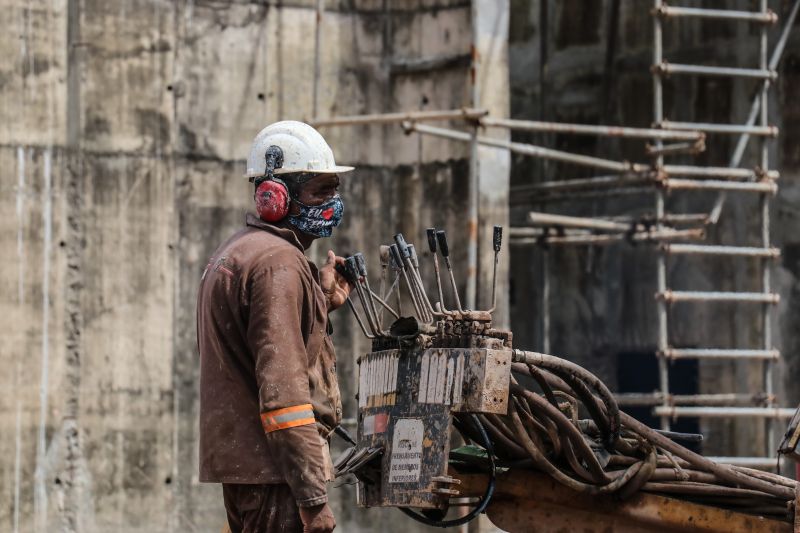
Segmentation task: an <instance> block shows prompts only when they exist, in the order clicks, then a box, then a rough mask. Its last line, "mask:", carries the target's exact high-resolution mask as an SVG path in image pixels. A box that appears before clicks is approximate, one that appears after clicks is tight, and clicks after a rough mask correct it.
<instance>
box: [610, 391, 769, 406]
mask: <svg viewBox="0 0 800 533" xmlns="http://www.w3.org/2000/svg"><path fill="white" fill-rule="evenodd" d="M614 397H615V398H616V399H617V403H618V404H619V405H620V407H623V406H627V407H635V406H656V405H662V404H663V403H664V398H663V397H662V395H661V394H660V393H658V392H654V393H624V394H615V395H614ZM766 400H767V395H766V394H673V395H670V396H668V397H667V403H669V404H670V405H697V406H709V407H711V406H724V405H731V404H734V405H763V404H764V403H765V402H766Z"/></svg>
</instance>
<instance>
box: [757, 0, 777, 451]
mask: <svg viewBox="0 0 800 533" xmlns="http://www.w3.org/2000/svg"><path fill="white" fill-rule="evenodd" d="M760 7H761V12H762V13H764V14H766V13H767V12H768V11H769V9H768V8H767V0H761V2H760ZM760 41H761V49H760V54H759V67H760V68H762V69H766V68H768V67H769V64H768V55H769V42H768V39H767V28H766V26H764V27H762V28H761V39H760ZM768 105H769V85H767V84H763V85H762V86H761V117H760V119H761V120H760V122H761V124H760V126H761V127H762V128H763V127H766V126H768V125H769V114H768V109H767V108H768ZM767 142H768V139H767V138H766V137H762V138H761V157H760V161H759V166H760V167H761V168H762V169H764V170H767V169H768V168H769V145H768V144H767ZM775 192H777V187H776V189H775V190H774V191H772V194H775ZM760 204H761V206H760V207H761V246H762V247H764V248H767V247H769V246H770V245H771V242H770V227H769V225H770V224H769V223H770V220H769V219H770V197H769V194H763V195H762V196H761V198H760ZM771 267H772V263H771V262H769V261H767V260H762V261H761V290H762V291H763V292H764V293H765V294H769V293H770V292H771V291H772V288H771V287H772V284H771V279H770V278H771V272H770V268H771ZM771 319H772V306H771V305H769V304H764V305H763V306H762V307H761V330H762V348H763V349H765V350H769V349H772V320H771ZM774 370H775V364H774V361H772V360H767V361H764V367H763V369H762V381H763V383H764V385H763V386H764V390H765V391H766V392H767V394H768V395H770V396H773V395H774V390H775V386H774ZM766 431H767V438H766V440H767V442H766V450H765V451H766V453H767V454H772V453H773V452H774V450H775V444H776V443H775V424H774V423H772V421H769V420H768V421H767V422H766Z"/></svg>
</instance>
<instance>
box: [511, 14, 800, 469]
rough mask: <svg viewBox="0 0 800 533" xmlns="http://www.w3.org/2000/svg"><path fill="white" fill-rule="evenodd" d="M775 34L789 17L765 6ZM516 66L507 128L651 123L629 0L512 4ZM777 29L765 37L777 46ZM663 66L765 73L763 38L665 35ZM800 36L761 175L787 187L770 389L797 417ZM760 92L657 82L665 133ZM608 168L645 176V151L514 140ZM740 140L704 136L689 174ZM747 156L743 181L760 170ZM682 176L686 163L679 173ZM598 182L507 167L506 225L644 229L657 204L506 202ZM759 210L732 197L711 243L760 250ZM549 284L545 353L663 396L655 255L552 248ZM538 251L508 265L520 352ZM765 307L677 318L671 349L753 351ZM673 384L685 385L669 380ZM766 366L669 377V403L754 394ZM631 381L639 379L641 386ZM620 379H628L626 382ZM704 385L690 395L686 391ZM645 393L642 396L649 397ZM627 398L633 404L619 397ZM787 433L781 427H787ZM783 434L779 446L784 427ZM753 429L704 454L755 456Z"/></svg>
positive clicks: (686, 311)
mask: <svg viewBox="0 0 800 533" xmlns="http://www.w3.org/2000/svg"><path fill="white" fill-rule="evenodd" d="M681 4H682V5H687V6H696V7H702V6H705V7H712V4H713V7H717V8H730V9H756V8H757V5H756V4H754V3H753V2H745V1H726V2H705V3H703V2H681ZM769 4H770V7H771V8H772V9H773V10H775V11H776V12H777V13H778V14H779V16H781V17H782V18H781V20H783V17H785V15H786V14H787V13H788V8H789V7H790V6H789V4H790V3H789V2H770V3H769ZM512 9H513V10H514V17H512V23H511V27H510V45H509V57H510V59H509V64H510V67H509V68H510V72H511V94H512V97H511V102H512V116H513V117H514V118H529V119H540V118H542V119H545V120H560V121H574V122H587V123H596V124H603V123H605V124H620V125H630V126H643V127H647V126H649V125H650V123H651V121H652V117H653V114H652V113H653V112H652V81H651V76H650V73H649V67H650V64H651V62H652V20H651V17H650V15H649V9H650V5H649V4H646V3H642V2H635V1H627V0H606V1H603V2H589V3H586V2H578V1H572V0H570V1H566V2H542V1H539V0H518V1H516V2H513V3H512ZM781 27H782V22H780V21H779V23H778V25H777V26H776V27H775V28H774V29H773V30H772V32H771V34H770V35H771V37H770V43H771V45H772V44H773V43H774V42H775V40H776V39H777V34H778V32H779V30H780V28H781ZM664 39H665V52H664V56H665V58H666V59H668V60H670V61H672V62H675V63H694V64H714V65H730V66H740V67H746V66H750V67H751V68H752V67H754V66H756V65H757V64H758V29H757V28H756V27H755V26H752V25H749V24H747V23H736V22H720V21H704V20H699V19H680V20H673V21H670V22H669V23H667V24H666V25H665V33H664ZM798 57H800V32H798V31H797V30H795V35H793V37H792V38H791V40H790V41H789V44H788V46H787V48H786V52H785V57H784V60H783V62H782V63H781V66H780V69H779V71H780V72H779V75H780V81H779V82H778V83H777V84H776V86H775V89H774V90H773V92H772V97H771V102H770V121H771V122H772V123H774V124H776V125H777V126H778V127H780V128H781V136H780V138H779V139H778V140H777V141H776V142H773V143H772V144H771V148H770V161H771V166H772V167H773V168H777V169H779V170H780V172H781V178H780V180H779V187H780V189H779V193H778V195H777V197H776V198H775V199H774V201H773V203H772V206H773V208H772V217H771V223H772V241H773V243H774V244H775V245H776V246H778V247H780V248H781V252H782V258H781V259H780V260H779V261H777V262H776V264H775V266H774V270H773V278H772V279H773V287H774V289H775V291H776V292H778V293H780V296H781V303H780V305H779V306H778V309H777V312H776V314H775V315H774V317H775V320H774V326H775V327H774V331H775V334H774V343H775V347H776V348H779V349H780V350H781V351H782V355H783V358H784V359H783V361H782V363H781V364H780V365H779V366H778V370H777V373H776V376H777V388H778V393H779V394H780V401H781V404H782V405H785V406H795V405H797V403H798V401H800V387H798V384H797V376H798V365H800V359H799V358H798V357H797V346H798V342H799V341H798V339H800V337H798V333H797V332H798V328H797V324H798V305H799V304H798V302H799V301H800V300H798V287H800V277H799V276H800V269H798V253H797V250H798V244H797V239H798V237H797V231H796V228H797V227H798V218H797V217H798V212H799V211H798V206H799V205H800V204H798V201H799V199H800V197H798V180H799V179H800V165H799V163H800V160H798V157H797V153H798V150H797V140H798V137H797V136H798V133H800V130H798V126H797V124H798V118H797V117H798V104H797V102H796V101H795V100H796V99H793V98H792V95H796V94H797V93H798V91H799V90H800V85H798V83H800V78H799V77H798V75H797V70H798ZM754 89H755V83H754V82H752V81H735V82H732V81H730V80H729V79H722V78H716V79H715V78H697V77H688V76H673V77H671V78H669V79H668V80H666V82H665V89H664V94H665V110H664V114H665V117H666V118H668V119H671V120H677V121H692V120H696V121H704V122H721V123H737V122H738V123H742V122H744V121H745V118H746V115H747V111H748V109H749V106H750V97H751V95H752V94H753V91H754ZM515 138H518V139H520V140H527V141H531V142H539V143H546V144H548V145H550V146H556V147H560V148H563V149H569V150H574V151H578V152H582V153H589V154H592V155H598V156H605V157H610V158H618V159H622V158H624V159H628V160H632V161H645V160H646V159H645V157H644V153H643V148H644V146H643V143H642V142H640V141H618V140H613V139H595V138H589V137H574V136H558V135H531V134H528V135H525V134H519V135H515ZM735 142H736V139H735V138H732V137H725V136H722V137H720V136H711V137H709V139H708V148H707V150H706V152H705V153H704V154H702V155H700V156H698V157H697V158H695V159H694V161H695V162H696V163H699V164H704V165H727V161H728V159H729V158H730V156H731V153H732V151H733V147H734V145H735ZM757 146H758V143H757V142H756V143H753V142H751V147H752V148H750V149H749V151H748V152H747V153H746V155H745V159H744V160H743V166H749V167H751V168H752V167H753V166H755V165H756V164H757V162H756V161H757V160H756V159H755V157H756V150H755V147H757ZM686 161H692V160H691V159H687V160H686ZM598 174H603V172H594V174H592V171H591V170H585V169H576V168H575V167H569V166H567V165H562V164H553V163H547V164H543V163H540V162H538V163H537V162H532V161H531V160H529V159H522V158H515V159H514V161H513V165H512V193H511V198H512V217H513V219H514V220H516V221H517V223H521V222H522V220H523V219H522V217H524V214H525V213H526V212H527V211H528V210H530V209H537V210H544V211H548V212H560V213H564V214H574V215H586V216H593V215H597V216H601V215H619V214H634V215H645V214H647V213H653V209H654V199H653V194H652V193H650V194H645V195H626V196H624V197H617V198H614V199H607V198H606V199H603V198H600V199H597V198H595V199H592V200H587V201H577V200H572V201H562V202H558V203H555V202H550V203H543V202H541V201H538V202H537V201H536V198H532V199H531V198H525V197H521V196H520V195H518V194H515V193H514V192H513V191H514V189H513V188H514V187H515V186H518V185H522V184H525V183H531V182H535V181H543V180H545V179H547V180H553V179H562V178H567V177H578V176H583V177H588V176H590V175H598ZM753 197H754V195H741V194H737V195H729V200H728V202H727V205H726V209H725V211H724V212H723V215H722V219H721V221H720V223H719V224H718V225H717V226H716V227H713V228H709V237H708V241H709V242H711V243H727V244H739V245H751V246H757V245H758V244H759V242H758V239H759V229H758V228H759V226H758V224H759V222H758V220H759V219H758V215H759V211H758V207H757V201H756V199H755V198H753ZM714 199H715V194H714V193H709V194H703V193H674V194H672V195H671V196H670V198H669V200H668V206H669V209H670V210H671V211H672V212H677V213H701V212H707V211H708V210H709V209H710V206H711V205H712V204H713V201H714ZM548 255H549V265H550V272H551V273H552V276H551V298H552V305H551V307H550V311H551V315H552V318H551V320H552V322H551V330H550V336H551V346H552V347H551V352H552V353H556V354H559V355H565V356H567V357H570V358H572V359H574V360H577V361H579V362H581V363H582V364H585V365H586V366H588V367H589V368H591V369H592V370H594V371H595V372H597V373H598V374H599V375H600V376H602V377H603V378H604V379H605V380H606V381H607V382H608V383H609V384H611V385H612V386H614V385H617V386H621V385H620V384H619V383H618V380H620V379H623V380H627V382H628V386H630V381H631V379H630V378H631V374H632V373H633V374H634V376H633V379H632V381H633V382H634V383H633V384H634V386H635V385H637V384H638V385H639V386H640V387H644V388H640V389H638V390H639V391H642V392H649V391H652V390H653V389H655V388H657V386H658V382H657V379H655V377H656V373H655V372H656V367H655V360H654V353H655V349H656V342H657V329H656V328H657V316H656V305H655V301H654V299H653V295H654V293H655V291H656V275H655V254H654V253H653V250H652V247H649V246H635V247H634V246H630V245H628V244H620V245H615V246H611V247H593V248H589V247H584V248H571V249H565V248H558V247H554V248H551V250H550V251H549V253H548ZM542 257H543V254H542V251H541V250H534V249H532V248H531V247H524V248H523V247H515V248H514V249H513V250H512V272H511V283H512V287H513V290H512V293H511V312H512V317H513V319H512V327H513V329H514V332H515V343H516V344H517V345H518V346H520V347H522V346H531V347H535V348H540V347H541V339H542V332H541V324H540V317H541V305H540V299H541V292H540V286H541V285H540V284H541V279H540V274H541V270H542ZM668 274H669V279H670V285H671V286H672V287H673V288H675V289H684V290H687V289H688V290H690V289H695V290H740V291H748V290H750V291H758V290H760V285H759V283H760V277H759V274H758V264H757V263H756V262H755V261H753V260H748V259H729V260H714V259H708V258H688V257H684V258H675V259H671V260H670V261H669V262H668ZM760 327H761V326H760V322H759V318H758V306H757V305H753V306H750V307H748V306H746V305H745V306H743V305H738V306H737V305H728V304H699V305H698V304H695V305H692V304H677V305H675V306H673V307H672V309H671V311H670V328H671V339H672V340H673V343H674V345H676V346H686V347H730V348H748V347H752V348H759V347H760V346H759V345H758V344H757V343H758V340H759V338H760ZM681 368H683V370H684V371H685V372H686V374H685V375H686V376H687V378H686V379H683V378H680V377H677V376H678V374H679V372H681ZM760 370H761V369H760V365H759V364H755V363H751V364H748V363H743V364H742V363H739V364H737V365H734V364H732V363H730V362H723V363H702V364H700V365H699V368H692V367H690V366H686V365H680V364H676V365H674V366H673V367H672V370H671V372H672V376H673V380H672V386H673V387H674V388H673V391H676V390H677V391H680V389H681V387H688V388H689V389H692V388H694V389H695V390H696V391H697V392H748V391H757V390H762V388H761V386H760ZM637 372H638V374H637ZM625 376H627V377H625ZM692 376H699V379H695V380H693V379H691V377H692ZM648 387H649V388H648ZM627 390H628V391H631V390H633V389H631V388H628V389H627ZM780 426H782V424H781V425H780ZM780 426H779V435H780V434H781V433H782V427H780ZM760 427H762V426H761V425H760V423H754V422H753V421H752V420H745V421H740V422H738V423H736V424H732V423H714V424H710V423H708V424H703V425H702V426H701V427H700V429H701V430H702V431H703V432H704V433H705V435H706V443H705V446H704V451H705V452H706V453H709V454H721V455H722V454H724V455H750V454H753V455H760V454H761V453H760V452H763V440H761V439H760V438H759V437H760V436H763V432H762V431H760V430H759V428H760Z"/></svg>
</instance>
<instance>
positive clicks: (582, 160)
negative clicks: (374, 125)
mask: <svg viewBox="0 0 800 533" xmlns="http://www.w3.org/2000/svg"><path fill="white" fill-rule="evenodd" d="M403 128H404V129H405V130H406V132H417V133H423V134H426V135H433V136H435V137H442V138H445V139H452V140H455V141H463V142H470V141H471V138H472V136H471V135H470V134H469V133H465V132H461V131H457V130H451V129H447V128H437V127H434V126H427V125H424V124H416V123H412V122H405V123H403ZM477 142H478V144H483V145H485V146H493V147H495V148H501V149H504V150H509V151H510V152H512V153H515V154H522V155H528V156H532V157H540V158H542V159H552V160H555V161H561V162H564V163H572V164H576V165H582V166H589V167H596V168H605V169H608V170H613V171H617V172H644V171H646V170H648V168H649V167H648V166H647V165H642V164H639V163H629V162H627V161H611V160H609V159H601V158H599V157H592V156H588V155H581V154H573V153H571V152H564V151H561V150H553V149H552V148H544V147H541V146H535V145H532V144H524V143H517V142H510V141H503V140H500V139H492V138H490V137H480V136H478V137H477Z"/></svg>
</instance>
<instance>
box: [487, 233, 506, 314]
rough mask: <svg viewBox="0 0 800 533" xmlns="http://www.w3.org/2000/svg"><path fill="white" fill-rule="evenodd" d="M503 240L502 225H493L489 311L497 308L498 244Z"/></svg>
mask: <svg viewBox="0 0 800 533" xmlns="http://www.w3.org/2000/svg"><path fill="white" fill-rule="evenodd" d="M502 242H503V226H495V227H494V229H493V230H492V248H493V249H494V267H493V268H492V307H491V309H489V312H490V313H494V310H495V309H497V263H498V256H499V254H500V246H501V245H502Z"/></svg>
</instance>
